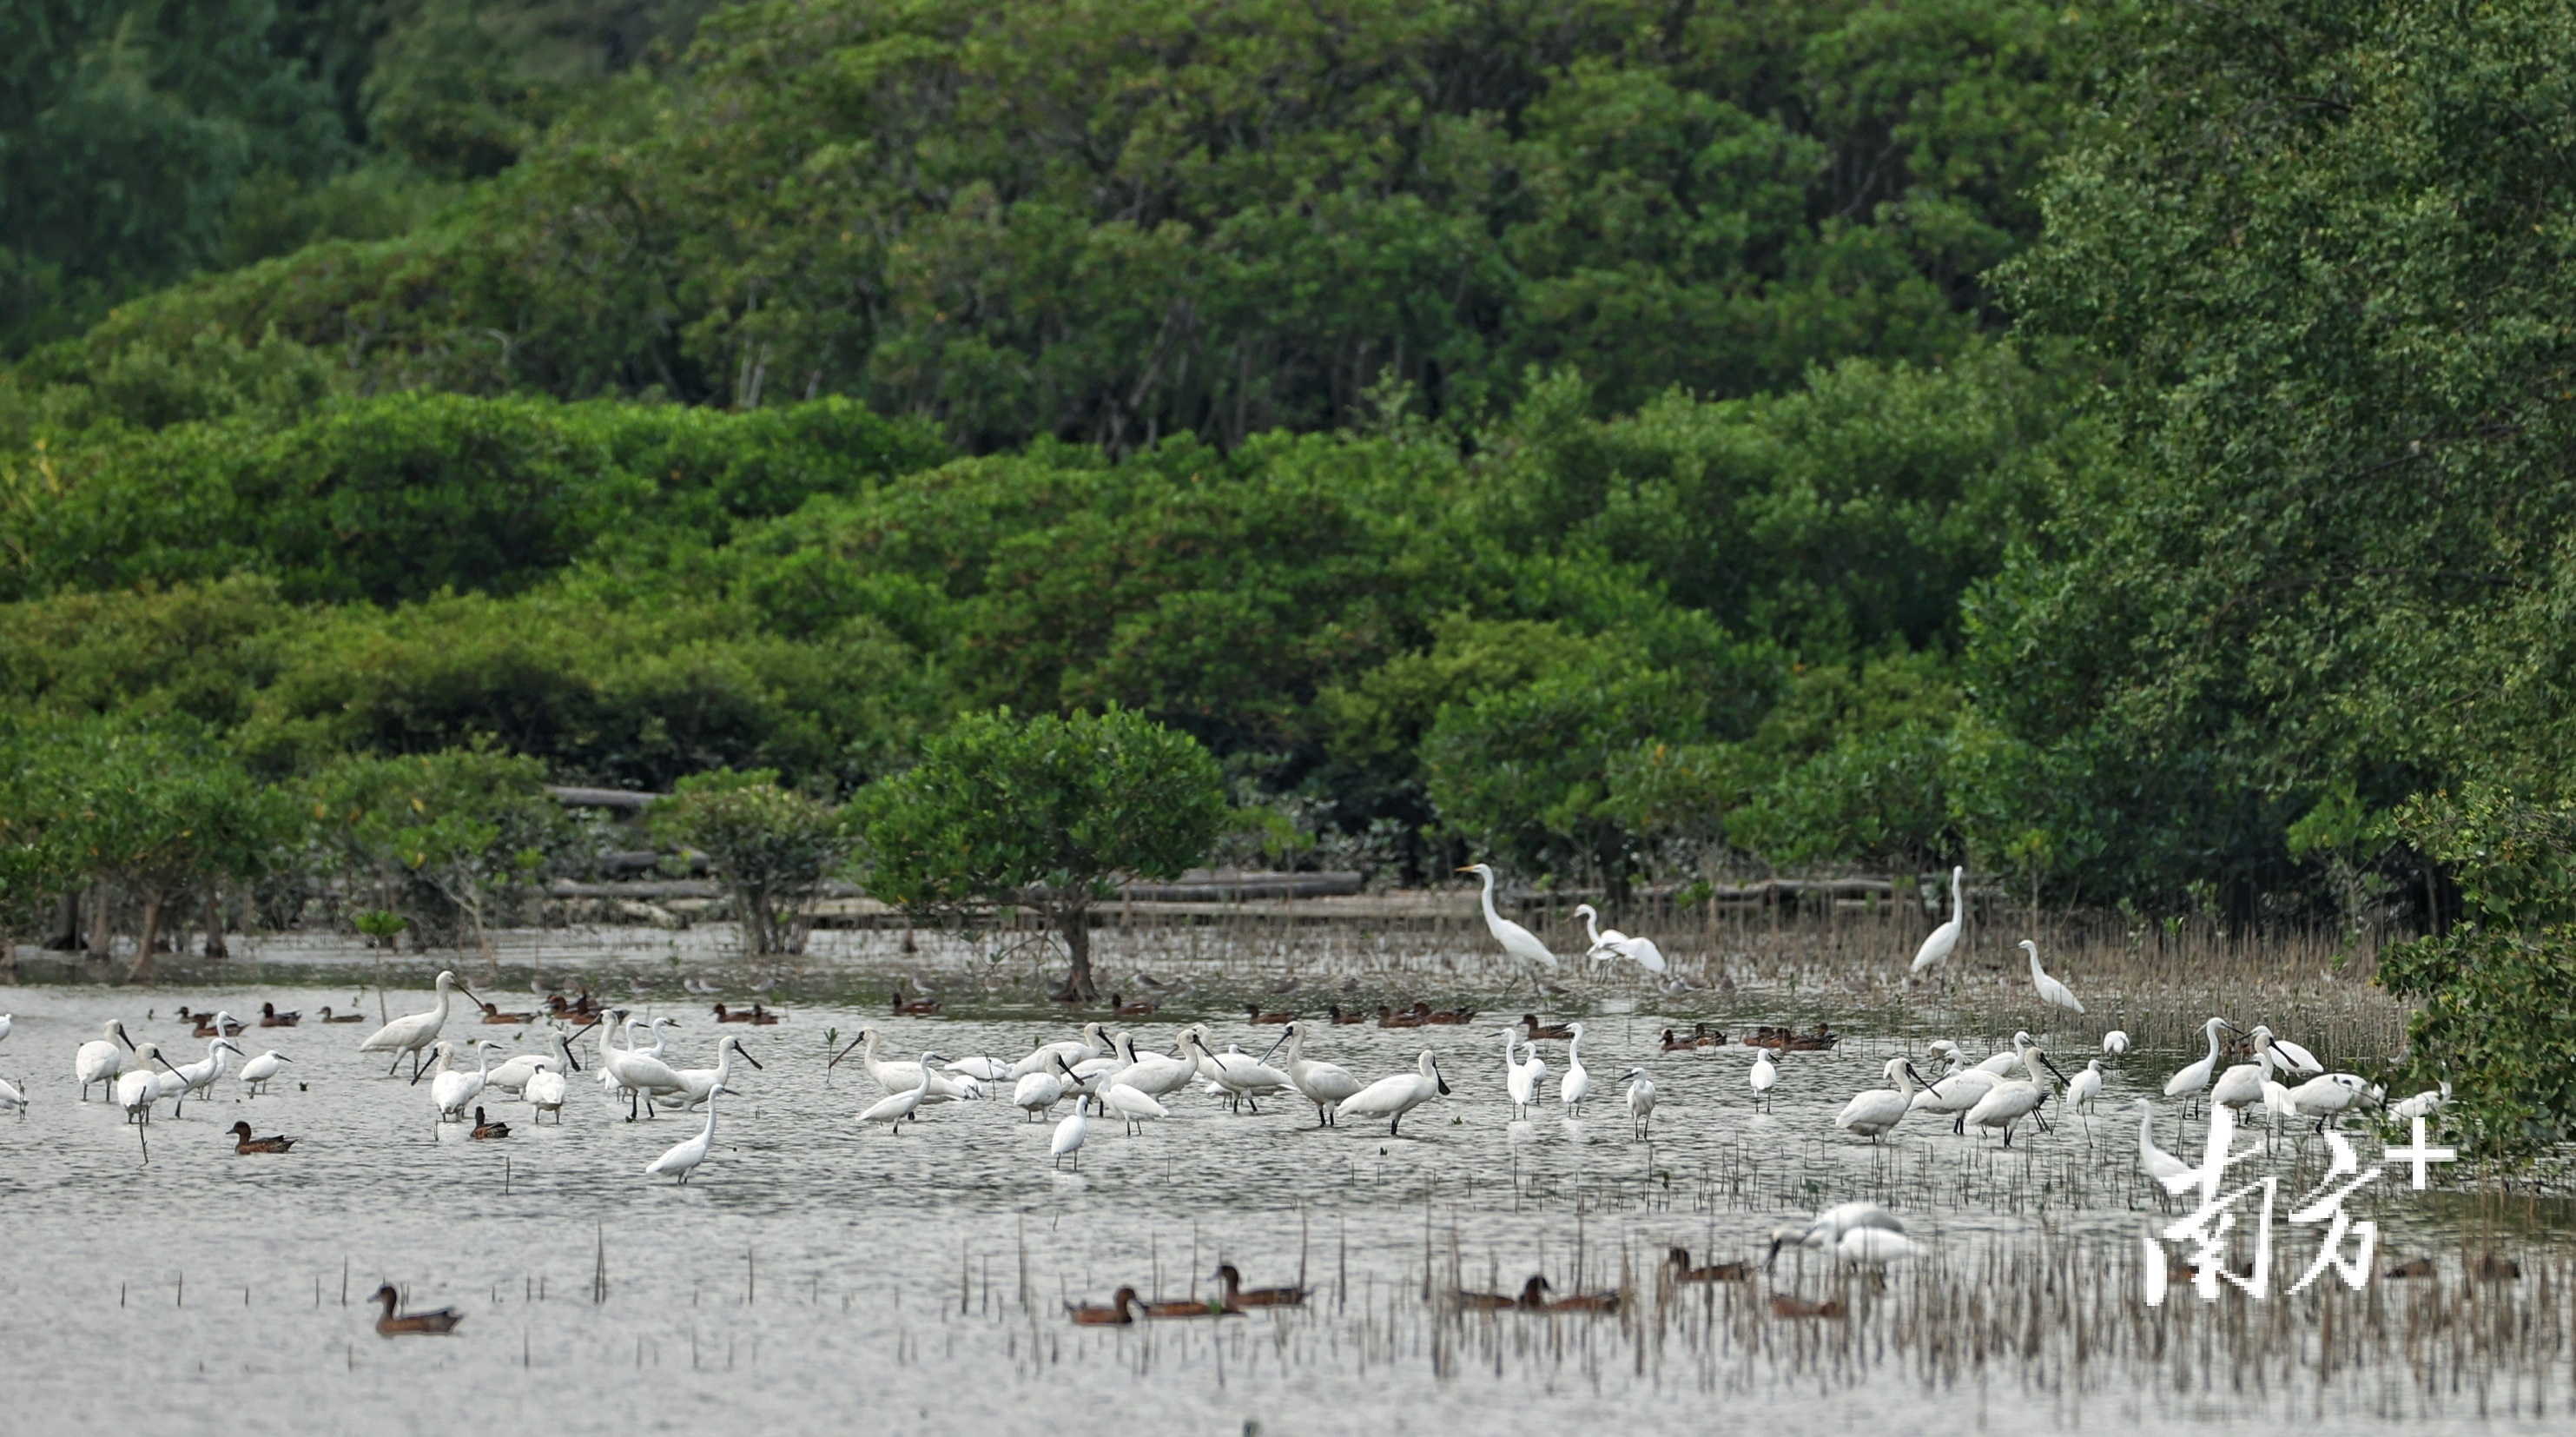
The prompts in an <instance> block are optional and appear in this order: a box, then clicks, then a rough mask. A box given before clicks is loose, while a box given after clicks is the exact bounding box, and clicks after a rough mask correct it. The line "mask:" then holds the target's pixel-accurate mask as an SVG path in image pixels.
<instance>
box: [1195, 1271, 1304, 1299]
mask: <svg viewBox="0 0 2576 1437" xmlns="http://www.w3.org/2000/svg"><path fill="white" fill-rule="evenodd" d="M1216 1280H1217V1281H1218V1282H1221V1283H1223V1284H1225V1298H1224V1302H1225V1305H1226V1306H1227V1307H1229V1308H1234V1309H1237V1310H1241V1309H1243V1308H1247V1307H1303V1306H1304V1305H1305V1303H1306V1289H1304V1288H1302V1287H1246V1286H1244V1285H1243V1274H1242V1273H1241V1272H1240V1271H1238V1270H1236V1268H1235V1265H1234V1264H1233V1263H1230V1262H1227V1263H1219V1264H1218V1265H1217V1269H1216Z"/></svg>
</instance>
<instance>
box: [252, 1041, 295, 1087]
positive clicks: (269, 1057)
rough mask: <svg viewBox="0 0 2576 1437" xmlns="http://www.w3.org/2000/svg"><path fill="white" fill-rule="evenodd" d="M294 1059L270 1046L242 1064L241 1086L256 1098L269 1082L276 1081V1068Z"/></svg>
mask: <svg viewBox="0 0 2576 1437" xmlns="http://www.w3.org/2000/svg"><path fill="white" fill-rule="evenodd" d="M294 1061H295V1060H294V1059H293V1058H290V1057H288V1056H286V1055H285V1054H284V1053H281V1052H279V1051H277V1050H276V1049H275V1048H271V1049H269V1050H268V1051H267V1052H265V1053H262V1054H260V1055H259V1056H258V1057H256V1058H253V1059H251V1060H250V1061H249V1062H247V1063H244V1064H242V1070H241V1080H242V1086H243V1087H245V1088H247V1089H249V1090H250V1096H252V1097H254V1098H256V1097H258V1096H259V1095H260V1094H261V1093H262V1092H264V1091H266V1090H267V1088H268V1085H269V1084H270V1083H272V1082H274V1081H276V1079H277V1071H278V1069H280V1068H282V1067H284V1066H285V1065H287V1064H288V1063H292V1062H294Z"/></svg>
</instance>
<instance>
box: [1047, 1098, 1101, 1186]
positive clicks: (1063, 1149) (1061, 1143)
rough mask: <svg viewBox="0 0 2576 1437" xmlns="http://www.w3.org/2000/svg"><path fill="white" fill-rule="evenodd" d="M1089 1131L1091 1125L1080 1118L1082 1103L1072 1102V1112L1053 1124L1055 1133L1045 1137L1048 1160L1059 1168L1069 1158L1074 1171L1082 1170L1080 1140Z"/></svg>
mask: <svg viewBox="0 0 2576 1437" xmlns="http://www.w3.org/2000/svg"><path fill="white" fill-rule="evenodd" d="M1090 1131H1091V1125H1090V1124H1089V1123H1086V1122H1084V1121H1083V1120H1082V1105H1081V1104H1080V1103H1076V1104H1074V1107H1073V1111H1072V1113H1070V1114H1068V1115H1067V1116H1066V1117H1065V1120H1064V1121H1063V1122H1060V1123H1058V1124H1056V1125H1055V1135H1054V1136H1053V1137H1050V1138H1048V1139H1047V1157H1048V1159H1049V1161H1051V1162H1052V1163H1053V1164H1054V1165H1055V1166H1056V1167H1059V1168H1060V1167H1063V1166H1064V1160H1065V1159H1066V1158H1071V1159H1073V1169H1074V1171H1075V1172H1080V1171H1082V1140H1083V1138H1084V1136H1085V1135H1087V1134H1088V1133H1089V1132H1090Z"/></svg>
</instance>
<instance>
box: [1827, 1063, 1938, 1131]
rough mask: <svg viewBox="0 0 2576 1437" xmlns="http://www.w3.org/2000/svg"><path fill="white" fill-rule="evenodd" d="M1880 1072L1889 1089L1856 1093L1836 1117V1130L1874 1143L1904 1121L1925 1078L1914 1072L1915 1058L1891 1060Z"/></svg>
mask: <svg viewBox="0 0 2576 1437" xmlns="http://www.w3.org/2000/svg"><path fill="white" fill-rule="evenodd" d="M1881 1071H1882V1072H1883V1073H1884V1074H1885V1076H1886V1078H1887V1081H1888V1084H1889V1086H1887V1087H1884V1088H1865V1089H1863V1090H1861V1091H1860V1092H1857V1093H1854V1094H1853V1095H1852V1100H1851V1101H1850V1102H1848V1103H1845V1104H1843V1110H1842V1111H1841V1112H1839V1113H1836V1114H1835V1115H1834V1126H1835V1127H1838V1128H1840V1129H1842V1130H1843V1131H1844V1132H1847V1133H1851V1134H1854V1135H1856V1136H1859V1137H1864V1138H1867V1139H1869V1140H1870V1141H1871V1142H1873V1143H1874V1142H1877V1141H1878V1140H1879V1139H1881V1138H1883V1137H1885V1136H1887V1134H1888V1131H1889V1130H1890V1129H1892V1128H1894V1127H1895V1126H1896V1125H1897V1124H1898V1123H1901V1122H1903V1121H1905V1115H1906V1113H1907V1112H1909V1111H1910V1110H1911V1109H1912V1108H1913V1105H1914V1093H1915V1090H1916V1088H1917V1086H1918V1085H1919V1084H1921V1083H1922V1081H1923V1075H1922V1074H1920V1073H1917V1072H1915V1071H1914V1063H1913V1060H1912V1059H1909V1058H1902V1057H1898V1058H1890V1059H1888V1060H1887V1066H1886V1067H1885V1068H1884V1069H1882V1070H1881Z"/></svg>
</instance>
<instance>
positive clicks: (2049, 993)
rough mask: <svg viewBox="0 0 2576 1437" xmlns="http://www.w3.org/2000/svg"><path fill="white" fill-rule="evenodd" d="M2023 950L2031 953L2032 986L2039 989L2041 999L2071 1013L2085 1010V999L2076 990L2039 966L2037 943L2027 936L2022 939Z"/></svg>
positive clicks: (2053, 1006) (2049, 1004)
mask: <svg viewBox="0 0 2576 1437" xmlns="http://www.w3.org/2000/svg"><path fill="white" fill-rule="evenodd" d="M2021 951H2023V952H2024V953H2027V954H2029V955H2030V986H2031V987H2033V988H2036V989H2038V990H2039V1001H2041V1002H2042V1003H2045V1004H2047V1005H2048V1006H2049V1007H2052V1008H2063V1009H2065V1010H2066V1011H2067V1012H2069V1013H2081V1012H2083V1011H2084V1003H2083V1000H2081V999H2079V998H2077V997H2076V996H2075V990H2074V989H2072V988H2069V987H2067V986H2066V985H2065V984H2063V983H2060V982H2058V981H2057V980H2056V979H2054V978H2051V977H2049V976H2048V973H2047V971H2046V970H2045V969H2043V968H2041V967H2040V966H2039V945H2038V944H2037V943H2034V942H2032V941H2031V940H2029V939H2027V938H2025V939H2023V940H2021Z"/></svg>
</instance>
